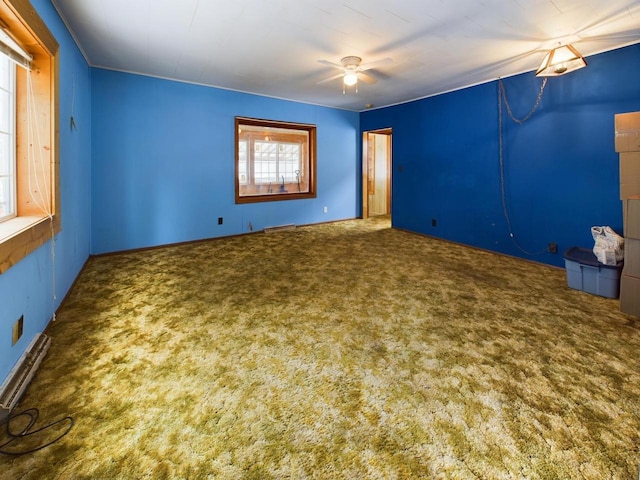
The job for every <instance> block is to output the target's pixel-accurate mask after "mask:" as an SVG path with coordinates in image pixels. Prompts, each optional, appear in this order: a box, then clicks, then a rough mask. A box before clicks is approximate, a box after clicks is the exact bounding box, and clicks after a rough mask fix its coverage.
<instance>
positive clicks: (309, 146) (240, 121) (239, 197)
mask: <svg viewBox="0 0 640 480" xmlns="http://www.w3.org/2000/svg"><path fill="white" fill-rule="evenodd" d="M243 126H247V127H251V132H252V134H251V135H252V136H253V137H257V136H260V135H267V136H269V140H267V142H268V143H276V144H277V145H280V144H287V143H296V144H298V143H299V144H301V145H306V148H305V147H302V148H301V150H302V152H303V153H304V152H305V151H306V158H303V159H302V160H301V161H302V165H301V167H300V169H299V170H300V171H301V175H300V177H298V178H302V179H303V182H304V191H299V190H300V185H299V183H298V181H297V180H286V181H283V183H280V182H278V183H274V184H273V187H272V188H270V190H272V191H267V192H263V193H255V192H251V193H245V192H243V191H242V190H247V185H254V186H255V185H266V183H264V182H261V183H259V184H256V183H253V182H251V181H250V179H251V178H252V176H253V175H252V172H253V171H254V168H253V161H252V158H253V153H254V152H253V150H254V148H253V145H254V144H253V142H252V141H250V140H248V141H247V140H246V137H247V134H246V133H245V134H244V135H243V134H242V127H243ZM255 127H258V128H263V129H264V131H256V130H255ZM283 130H284V131H283ZM316 130H317V127H316V125H312V124H307V123H294V122H282V121H277V120H264V119H258V118H248V117H235V134H234V138H235V202H236V203H239V204H241V203H257V202H273V201H282V200H296V199H304V198H316V169H317V162H316ZM300 132H305V133H304V134H301V133H300ZM303 139H306V143H304V142H303ZM241 141H247V142H248V143H247V148H246V167H245V170H246V172H245V174H246V175H247V178H246V181H245V182H241V181H240V173H241V172H240V142H241ZM277 161H279V160H277ZM258 191H260V190H258Z"/></svg>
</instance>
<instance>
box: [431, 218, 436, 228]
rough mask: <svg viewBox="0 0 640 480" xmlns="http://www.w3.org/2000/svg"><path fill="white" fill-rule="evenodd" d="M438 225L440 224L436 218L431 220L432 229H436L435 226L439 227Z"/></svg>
mask: <svg viewBox="0 0 640 480" xmlns="http://www.w3.org/2000/svg"><path fill="white" fill-rule="evenodd" d="M437 223H438V222H436V219H435V218H432V219H431V226H432V227H435V226H436V225H437Z"/></svg>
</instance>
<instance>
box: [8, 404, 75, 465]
mask: <svg viewBox="0 0 640 480" xmlns="http://www.w3.org/2000/svg"><path fill="white" fill-rule="evenodd" d="M39 415H40V412H39V411H38V409H37V408H29V409H27V410H25V411H23V412H20V413H17V414H15V415H13V414H9V416H8V417H7V418H5V419H4V420H3V421H2V423H3V424H5V426H6V433H7V436H8V437H9V440H8V441H6V442H5V443H3V444H1V445H0V453H1V454H4V455H26V454H28V453H33V452H37V451H38V450H42V449H43V448H46V447H48V446H49V445H53V444H54V443H56V442H57V441H59V440H60V439H61V438H62V437H64V436H65V435H66V434H67V433H69V431H70V430H71V428H72V427H73V424H74V421H73V418H71V417H64V418H61V419H60V420H56V421H55V422H51V423H49V424H48V425H45V426H44V427H41V428H38V429H36V430H33V431H32V430H31V428H32V427H33V426H34V425H35V423H36V422H37V421H38V416H39ZM20 417H29V423H28V424H27V426H26V427H24V428H23V429H22V430H21V431H19V432H12V431H11V421H12V420H14V419H16V418H20ZM63 422H69V425H68V426H67V428H66V430H64V431H63V432H62V433H61V434H60V435H58V436H57V437H56V438H54V439H53V440H51V441H50V442H47V443H45V444H43V445H39V446H37V447H35V448H31V449H29V450H16V451H9V450H5V447H8V446H10V445H11V444H12V443H14V442H15V441H17V440H21V439H25V438H29V437H31V436H32V435H35V434H37V433H40V432H43V431H45V430H48V429H49V428H52V427H54V426H56V425H58V424H60V423H63ZM2 423H0V425H1V424H2Z"/></svg>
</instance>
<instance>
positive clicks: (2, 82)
mask: <svg viewBox="0 0 640 480" xmlns="http://www.w3.org/2000/svg"><path fill="white" fill-rule="evenodd" d="M15 82H16V66H15V64H14V63H13V62H12V61H11V60H10V59H9V57H7V56H6V55H5V54H3V53H0V222H3V221H5V220H8V219H10V218H13V217H15V216H16V174H15V171H16V148H15V144H16V137H15V111H16V97H15Z"/></svg>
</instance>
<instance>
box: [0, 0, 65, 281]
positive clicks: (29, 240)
mask: <svg viewBox="0 0 640 480" xmlns="http://www.w3.org/2000/svg"><path fill="white" fill-rule="evenodd" d="M0 17H1V18H2V24H1V26H2V27H3V28H4V29H5V30H6V31H7V32H9V34H10V35H11V36H12V37H13V38H14V39H15V40H16V41H17V42H18V43H19V44H20V45H22V46H24V47H25V48H26V50H27V51H28V53H29V54H30V55H31V56H32V57H33V61H32V62H31V65H32V69H31V84H32V90H33V93H34V98H35V101H34V103H35V105H36V108H37V111H38V114H39V116H38V121H37V122H34V124H33V125H32V128H33V129H34V130H35V132H36V133H35V135H37V136H38V137H39V138H40V141H41V144H40V148H39V150H38V152H37V155H35V158H37V160H36V161H37V162H38V165H37V169H38V170H37V171H39V172H40V175H41V177H40V180H41V181H40V185H43V183H42V182H45V183H46V187H47V188H46V189H44V188H43V190H46V193H47V196H46V202H47V207H48V210H49V212H43V210H42V208H41V207H38V206H37V205H36V202H34V201H33V198H34V196H36V195H37V196H39V197H40V198H42V194H41V192H39V191H38V190H37V187H36V186H34V185H33V183H34V182H31V183H32V184H31V185H30V182H29V181H28V180H29V177H28V175H29V173H28V171H29V157H30V151H29V145H28V143H29V142H28V136H27V133H28V128H27V112H28V109H27V92H26V88H27V73H26V71H24V69H22V68H17V69H16V112H17V113H16V120H15V128H16V173H15V174H16V190H17V192H16V193H17V195H16V217H14V218H12V219H9V220H6V221H4V222H2V223H0V274H2V273H4V272H6V271H7V270H8V269H9V268H11V267H12V266H13V265H15V264H16V263H17V262H19V261H20V260H21V259H23V258H24V257H26V256H27V255H29V254H30V253H31V252H33V251H34V250H36V249H37V248H38V247H40V246H41V245H43V244H44V243H46V242H47V241H49V240H52V238H53V236H55V235H56V234H57V233H59V232H60V231H61V213H60V162H59V158H60V155H59V141H58V140H59V121H58V114H59V92H58V79H59V70H60V58H59V45H58V42H57V41H56V39H55V37H54V36H53V34H52V33H51V32H50V31H49V29H48V28H47V26H46V25H45V23H44V21H43V20H42V19H41V18H40V16H39V15H38V13H37V12H36V11H35V9H34V8H33V6H32V5H31V3H30V2H29V0H0ZM35 183H37V182H35Z"/></svg>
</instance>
